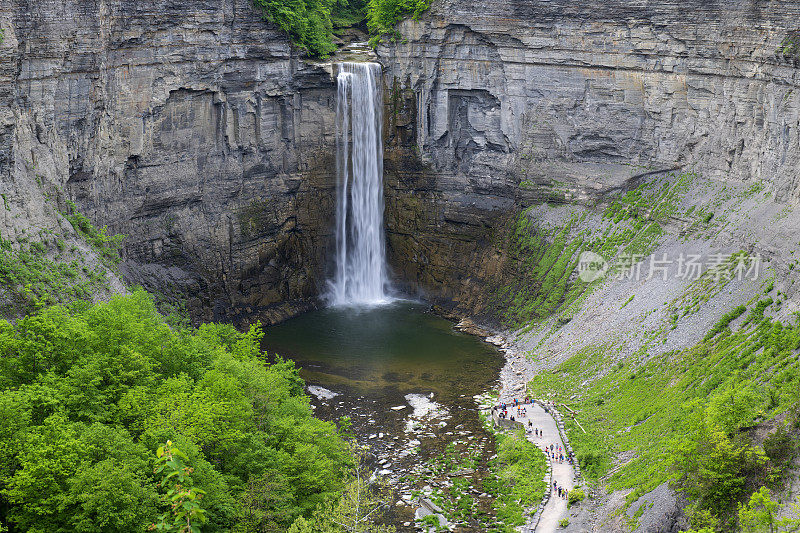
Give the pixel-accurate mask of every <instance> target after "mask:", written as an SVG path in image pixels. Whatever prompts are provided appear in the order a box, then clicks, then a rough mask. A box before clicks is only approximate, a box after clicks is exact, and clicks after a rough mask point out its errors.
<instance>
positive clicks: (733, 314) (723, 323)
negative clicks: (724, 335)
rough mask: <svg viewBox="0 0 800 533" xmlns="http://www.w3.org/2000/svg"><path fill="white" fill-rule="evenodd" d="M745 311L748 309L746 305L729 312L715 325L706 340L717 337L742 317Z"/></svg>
mask: <svg viewBox="0 0 800 533" xmlns="http://www.w3.org/2000/svg"><path fill="white" fill-rule="evenodd" d="M745 311H747V307H746V306H744V305H740V306H739V307H737V308H735V309H733V310H732V311H728V312H727V313H725V314H724V315H722V318H720V319H719V322H717V323H716V324H715V325H714V327H713V328H711V330H710V331H709V332H708V333H707V334H706V336H705V339H704V340H709V339H711V338H712V337H714V336H715V335H717V334H719V333H720V332H722V330H724V329H725V328H727V327H728V324H730V323H731V322H732V321H734V320H736V319H737V318H739V317H740V316H742V314H743V313H744V312H745Z"/></svg>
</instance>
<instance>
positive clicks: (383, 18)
mask: <svg viewBox="0 0 800 533" xmlns="http://www.w3.org/2000/svg"><path fill="white" fill-rule="evenodd" d="M430 5H431V3H430V0H369V2H368V4H367V26H368V27H369V31H370V34H372V35H373V38H372V40H371V41H370V42H371V43H372V44H373V45H375V44H377V43H378V41H379V39H380V37H381V36H382V35H385V34H387V33H388V34H393V35H394V36H395V37H396V36H397V34H396V32H395V30H394V27H395V26H396V25H397V23H398V22H400V21H401V20H403V19H404V18H406V17H409V16H410V17H412V18H414V19H415V20H416V19H418V18H419V16H420V15H421V14H422V13H423V12H425V11H427V9H428V8H429V7H430Z"/></svg>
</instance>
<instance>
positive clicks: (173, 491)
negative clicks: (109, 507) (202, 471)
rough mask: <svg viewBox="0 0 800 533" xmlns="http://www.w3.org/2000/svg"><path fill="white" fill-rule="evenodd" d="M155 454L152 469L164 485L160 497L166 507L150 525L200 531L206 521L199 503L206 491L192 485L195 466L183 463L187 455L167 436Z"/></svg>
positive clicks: (193, 532)
mask: <svg viewBox="0 0 800 533" xmlns="http://www.w3.org/2000/svg"><path fill="white" fill-rule="evenodd" d="M156 456H157V457H158V459H157V460H156V469H155V473H156V474H157V475H160V476H161V482H160V483H159V486H160V487H161V488H166V489H167V492H166V494H164V496H163V497H162V500H163V502H164V503H165V504H166V506H167V508H168V510H167V511H166V512H165V513H164V514H162V515H161V518H160V519H159V521H158V522H157V523H155V524H153V525H152V526H151V527H150V529H154V530H156V531H175V532H177V533H199V531H200V525H202V524H205V523H206V522H207V521H208V519H207V518H206V511H205V510H204V509H203V508H202V507H201V506H200V500H202V499H203V496H205V494H206V492H205V491H204V490H202V489H198V488H197V487H195V486H194V480H193V479H192V472H194V469H193V468H191V467H190V466H188V465H187V464H186V463H188V462H189V458H188V457H187V456H186V454H185V453H183V452H182V451H180V450H179V449H178V448H177V447H176V446H174V445H173V444H172V441H169V440H168V441H167V442H166V444H164V446H159V448H158V450H157V451H156Z"/></svg>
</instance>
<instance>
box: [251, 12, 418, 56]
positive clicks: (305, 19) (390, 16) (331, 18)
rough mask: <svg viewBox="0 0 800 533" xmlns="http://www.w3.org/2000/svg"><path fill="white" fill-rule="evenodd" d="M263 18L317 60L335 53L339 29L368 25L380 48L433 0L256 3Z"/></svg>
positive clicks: (374, 44)
mask: <svg viewBox="0 0 800 533" xmlns="http://www.w3.org/2000/svg"><path fill="white" fill-rule="evenodd" d="M253 3H254V5H255V6H257V7H259V8H261V9H262V11H263V13H264V16H265V17H266V18H267V19H268V20H270V21H272V22H274V23H275V24H277V25H278V26H280V28H281V29H282V30H283V31H285V32H286V33H288V34H289V36H290V37H291V39H292V42H293V43H294V44H295V45H297V46H299V47H300V48H303V49H304V50H306V51H307V52H308V54H309V55H311V56H314V57H327V56H328V55H329V54H330V53H331V52H333V51H334V50H336V45H334V44H333V33H334V30H335V28H337V27H347V26H356V25H358V24H361V23H362V22H366V24H367V27H368V29H369V32H370V34H371V35H372V39H371V40H370V43H371V44H372V45H373V46H377V44H378V43H379V42H380V39H381V37H382V36H383V35H386V34H390V35H392V36H393V37H395V38H396V37H397V35H398V34H397V32H396V30H395V26H396V25H397V24H398V23H399V22H400V21H401V20H403V19H404V18H407V17H413V18H414V19H417V18H419V16H420V15H421V14H422V13H423V12H425V11H426V10H427V9H428V8H429V7H430V0H368V1H367V2H366V3H365V2H364V0H253Z"/></svg>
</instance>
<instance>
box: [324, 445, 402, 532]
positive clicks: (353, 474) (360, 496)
mask: <svg viewBox="0 0 800 533" xmlns="http://www.w3.org/2000/svg"><path fill="white" fill-rule="evenodd" d="M350 450H351V457H352V467H351V468H350V469H349V471H348V482H347V484H346V485H345V487H344V490H343V491H342V493H341V496H340V497H339V498H338V499H335V500H330V501H328V502H327V503H326V504H325V505H323V506H321V507H320V508H319V509H318V510H317V512H316V513H315V514H314V521H315V527H314V529H313V530H314V531H324V532H326V533H350V532H356V531H357V532H359V533H392V532H394V530H395V528H394V527H393V526H385V525H382V524H380V523H379V521H380V519H381V518H382V516H383V514H384V511H385V510H386V508H387V507H388V504H387V500H388V494H389V488H388V487H387V486H386V485H385V484H383V483H382V482H380V481H378V480H375V481H370V480H369V478H370V471H369V469H367V468H366V467H365V466H364V454H365V453H366V451H367V448H361V447H360V446H359V445H358V444H356V443H355V442H351V444H350Z"/></svg>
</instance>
